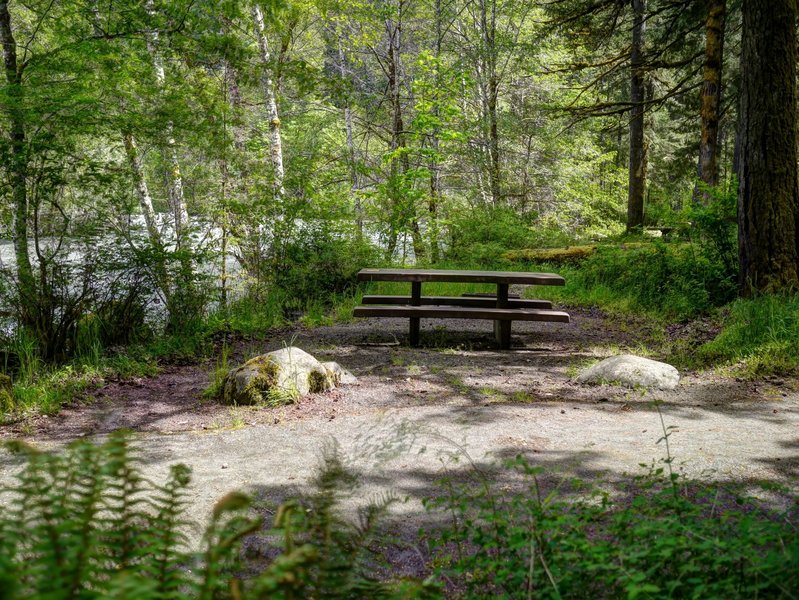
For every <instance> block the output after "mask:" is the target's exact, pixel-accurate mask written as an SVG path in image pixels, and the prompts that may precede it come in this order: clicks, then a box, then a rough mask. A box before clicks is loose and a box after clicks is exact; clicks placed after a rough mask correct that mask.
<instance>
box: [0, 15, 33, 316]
mask: <svg viewBox="0 0 799 600" xmlns="http://www.w3.org/2000/svg"><path fill="white" fill-rule="evenodd" d="M0 42H1V43H2V45H3V63H4V67H5V77H6V84H7V86H8V88H7V90H8V92H7V94H8V96H7V101H6V102H4V103H3V104H2V105H0V106H2V107H3V109H2V110H3V111H4V112H5V113H6V117H7V118H8V121H9V131H8V135H9V140H10V145H9V149H10V159H11V160H10V165H9V175H10V180H11V188H12V189H11V197H12V206H13V213H14V216H13V236H14V256H15V258H16V263H17V264H16V268H17V282H18V285H19V291H20V296H21V300H22V302H23V303H24V304H23V306H27V305H28V303H30V302H32V301H33V300H35V298H36V282H35V279H34V276H33V267H32V266H31V259H30V248H29V247H28V183H27V179H28V155H27V147H26V138H25V118H24V115H23V112H22V102H23V90H22V67H21V65H19V64H18V63H17V42H16V40H15V39H14V33H13V30H12V27H11V14H10V13H9V11H8V0H0ZM22 314H23V316H24V315H25V311H24V310H23V311H22Z"/></svg>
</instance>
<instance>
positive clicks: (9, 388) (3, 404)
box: [0, 373, 14, 412]
mask: <svg viewBox="0 0 799 600" xmlns="http://www.w3.org/2000/svg"><path fill="white" fill-rule="evenodd" d="M13 409H14V385H13V383H12V381H11V377H9V376H8V375H5V374H4V373H0V412H10V411H12V410H13Z"/></svg>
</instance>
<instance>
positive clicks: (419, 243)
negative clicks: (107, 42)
mask: <svg viewBox="0 0 799 600" xmlns="http://www.w3.org/2000/svg"><path fill="white" fill-rule="evenodd" d="M398 12H399V18H398V19H397V22H396V23H394V22H392V21H391V20H390V19H388V20H386V33H387V34H388V88H389V94H390V96H391V98H390V100H391V112H392V118H391V152H392V153H394V155H393V156H392V158H391V175H390V178H391V180H392V183H391V185H390V189H391V195H392V196H393V197H392V198H391V202H392V204H393V206H392V211H393V213H394V218H393V219H392V221H393V223H392V227H393V228H394V229H396V227H397V225H401V226H402V227H403V228H404V227H405V226H406V225H407V224H408V221H406V216H407V213H406V211H405V210H403V205H404V198H403V195H404V191H403V190H402V189H401V187H400V180H401V179H402V177H403V175H404V174H405V173H407V172H408V170H409V169H410V160H409V158H408V154H407V152H404V151H403V150H404V149H405V148H406V146H407V143H406V140H405V123H404V121H403V116H402V81H401V77H402V62H401V52H402V42H401V39H402V38H401V36H402V20H401V19H402V5H401V4H400V8H399V11H398ZM397 151H399V152H397ZM397 154H399V155H397ZM410 213H411V214H410V226H411V239H412V240H413V253H414V255H415V258H416V260H417V261H419V260H422V259H424V257H425V247H424V242H423V240H422V235H421V230H420V227H419V221H418V219H417V217H416V206H412V207H410ZM396 236H397V232H395V231H392V233H391V239H395V238H396ZM393 244H394V246H395V247H396V242H393Z"/></svg>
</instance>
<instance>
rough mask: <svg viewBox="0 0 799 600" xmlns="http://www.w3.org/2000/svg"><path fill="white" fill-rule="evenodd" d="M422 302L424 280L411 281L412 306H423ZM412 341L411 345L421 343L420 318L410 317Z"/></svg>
mask: <svg viewBox="0 0 799 600" xmlns="http://www.w3.org/2000/svg"><path fill="white" fill-rule="evenodd" d="M421 304H422V282H421V281H412V282H411V306H421ZM410 322H411V323H410V335H409V337H410V343H411V346H418V345H419V318H418V317H411V318H410Z"/></svg>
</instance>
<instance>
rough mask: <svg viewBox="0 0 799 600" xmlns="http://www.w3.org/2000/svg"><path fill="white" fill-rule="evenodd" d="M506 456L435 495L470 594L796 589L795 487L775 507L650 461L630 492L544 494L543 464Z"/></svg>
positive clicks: (452, 559) (448, 549)
mask: <svg viewBox="0 0 799 600" xmlns="http://www.w3.org/2000/svg"><path fill="white" fill-rule="evenodd" d="M509 467H511V468H513V469H515V470H516V471H517V472H518V473H519V474H520V475H521V476H522V477H523V481H524V484H523V486H522V489H521V490H519V491H517V492H515V493H512V494H510V495H508V494H507V493H505V492H500V491H498V489H497V488H496V487H495V486H494V484H493V482H492V481H490V480H488V478H483V479H481V480H478V482H476V483H475V484H473V485H464V486H454V485H451V484H450V485H448V489H449V493H448V494H447V495H445V496H443V497H441V498H438V499H435V500H430V501H428V507H429V508H430V509H432V510H436V511H440V512H442V513H446V514H450V515H452V522H451V525H449V526H448V527H445V528H444V529H443V530H440V531H438V532H434V533H433V536H432V540H433V545H434V547H435V548H437V555H438V559H437V560H438V561H440V564H441V566H440V567H439V574H440V575H441V576H446V577H449V578H450V579H451V580H452V581H455V582H457V583H458V584H459V585H463V586H465V591H466V594H465V596H466V597H468V598H621V597H627V598H639V597H649V598H653V597H670V598H698V597H702V598H742V599H743V598H755V597H763V598H765V597H768V598H789V597H794V596H795V595H796V594H797V592H799V535H797V529H796V519H797V516H799V513H797V509H799V498H797V497H795V496H794V497H793V498H792V501H791V506H790V507H789V509H788V510H787V511H786V512H773V511H771V510H769V509H767V508H764V507H763V506H761V505H760V503H759V502H758V501H756V500H754V499H752V498H743V497H740V496H739V495H738V494H736V493H735V492H734V491H729V490H725V489H724V488H723V487H721V486H719V485H712V484H711V485H705V484H702V483H697V482H691V481H683V480H679V478H678V477H677V476H676V475H670V476H667V475H665V474H664V471H663V469H661V468H658V469H653V470H651V471H650V472H649V473H648V474H647V475H646V476H643V477H640V478H638V479H637V480H636V482H635V483H634V485H632V486H631V488H630V489H628V490H627V493H626V494H624V495H623V496H621V497H619V498H616V499H611V498H610V497H609V496H608V495H607V494H601V493H595V494H586V491H585V490H580V488H579V487H578V488H576V489H575V490H573V491H574V493H573V494H571V497H570V496H569V495H567V494H560V495H558V494H557V493H552V494H550V495H547V496H544V495H543V494H542V491H541V488H540V487H539V484H538V477H539V475H541V474H542V470H541V469H540V468H535V467H532V466H531V465H530V464H529V463H528V462H527V461H526V460H525V459H523V458H521V457H518V458H517V459H516V460H515V461H513V462H512V463H511V464H510V465H509Z"/></svg>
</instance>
